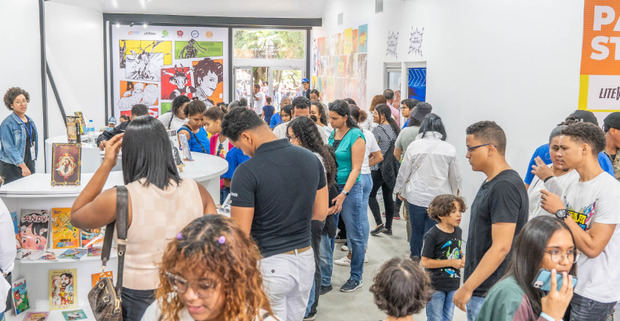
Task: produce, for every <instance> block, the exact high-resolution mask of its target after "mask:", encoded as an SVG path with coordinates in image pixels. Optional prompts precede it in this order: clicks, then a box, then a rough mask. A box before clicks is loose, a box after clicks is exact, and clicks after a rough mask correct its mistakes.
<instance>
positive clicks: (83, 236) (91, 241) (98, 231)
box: [80, 227, 105, 248]
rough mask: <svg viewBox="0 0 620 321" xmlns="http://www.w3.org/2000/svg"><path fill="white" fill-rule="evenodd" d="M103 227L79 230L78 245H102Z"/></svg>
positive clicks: (85, 246) (89, 246) (86, 246)
mask: <svg viewBox="0 0 620 321" xmlns="http://www.w3.org/2000/svg"><path fill="white" fill-rule="evenodd" d="M104 234H105V227H103V228H95V229H90V230H82V229H81V230H80V246H81V247H83V248H91V247H99V248H101V247H103V237H104Z"/></svg>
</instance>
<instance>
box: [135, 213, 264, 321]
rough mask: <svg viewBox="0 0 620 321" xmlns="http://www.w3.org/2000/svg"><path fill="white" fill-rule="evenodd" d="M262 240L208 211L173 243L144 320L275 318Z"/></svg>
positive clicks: (256, 320) (261, 320)
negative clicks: (267, 292)
mask: <svg viewBox="0 0 620 321" xmlns="http://www.w3.org/2000/svg"><path fill="white" fill-rule="evenodd" d="M259 259H260V254H259V251H258V247H257V246H256V244H255V243H254V242H253V241H252V240H251V239H250V238H249V237H248V236H246V235H245V234H244V233H243V232H242V231H241V230H240V229H239V228H238V227H237V226H236V225H235V224H234V223H233V222H232V221H231V220H230V219H228V218H226V217H223V216H221V215H205V216H202V217H200V218H197V219H195V220H194V221H192V222H191V223H189V224H188V225H187V226H186V227H185V228H183V230H182V231H181V232H180V233H179V234H178V235H177V236H176V239H174V240H172V241H171V242H170V243H168V246H167V248H166V251H165V252H164V256H163V258H162V264H161V267H160V272H159V284H160V286H159V288H158V289H157V292H156V297H157V300H156V301H155V302H154V303H153V304H152V305H151V306H150V307H149V308H148V309H147V311H146V312H145V314H144V317H143V318H142V321H157V320H179V321H193V320H201V321H202V320H235V321H275V320H276V319H275V318H273V316H272V315H273V313H272V312H271V307H270V305H269V300H268V299H267V296H266V295H265V292H263V290H262V289H263V280H262V277H261V273H260V270H259V269H258V260H259Z"/></svg>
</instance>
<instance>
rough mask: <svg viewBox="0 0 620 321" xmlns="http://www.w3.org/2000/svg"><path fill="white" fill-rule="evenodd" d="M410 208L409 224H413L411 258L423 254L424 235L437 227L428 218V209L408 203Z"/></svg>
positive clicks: (410, 245) (410, 240) (410, 242)
mask: <svg viewBox="0 0 620 321" xmlns="http://www.w3.org/2000/svg"><path fill="white" fill-rule="evenodd" d="M407 206H408V207H409V215H410V217H409V224H411V238H410V239H409V250H410V251H411V256H412V257H413V256H417V257H420V256H421V254H422V242H423V241H424V234H426V232H428V230H430V229H431V227H433V226H435V224H436V223H435V221H433V219H431V218H430V217H429V216H428V212H427V211H426V207H422V206H417V205H413V204H411V203H409V202H407Z"/></svg>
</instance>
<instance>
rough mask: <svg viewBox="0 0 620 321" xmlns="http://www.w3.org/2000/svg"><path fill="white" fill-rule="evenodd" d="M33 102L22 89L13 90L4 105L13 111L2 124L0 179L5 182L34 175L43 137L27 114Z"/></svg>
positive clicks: (0, 130) (6, 96)
mask: <svg viewBox="0 0 620 321" xmlns="http://www.w3.org/2000/svg"><path fill="white" fill-rule="evenodd" d="M29 102H30V95H29V94H28V92H27V91H25V90H23V89H21V88H19V87H13V88H9V90H7V91H6V94H4V105H6V108H8V109H9V110H10V111H12V113H11V114H10V115H9V116H7V117H6V118H5V119H4V121H2V124H1V125H0V136H1V137H2V144H1V145H2V147H1V149H0V176H2V178H3V179H4V183H10V182H12V181H14V180H16V179H19V178H21V177H24V176H29V175H31V174H32V173H34V163H35V161H36V159H37V153H38V151H39V142H38V136H39V135H38V134H37V126H36V125H35V123H34V120H32V118H30V117H28V116H27V115H26V110H27V109H28V103H29Z"/></svg>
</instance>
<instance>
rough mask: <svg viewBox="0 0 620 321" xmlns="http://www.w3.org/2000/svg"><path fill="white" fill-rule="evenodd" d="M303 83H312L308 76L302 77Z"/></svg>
mask: <svg viewBox="0 0 620 321" xmlns="http://www.w3.org/2000/svg"><path fill="white" fill-rule="evenodd" d="M301 83H302V84H303V83H310V81H309V80H308V78H304V79H302V80H301Z"/></svg>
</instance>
